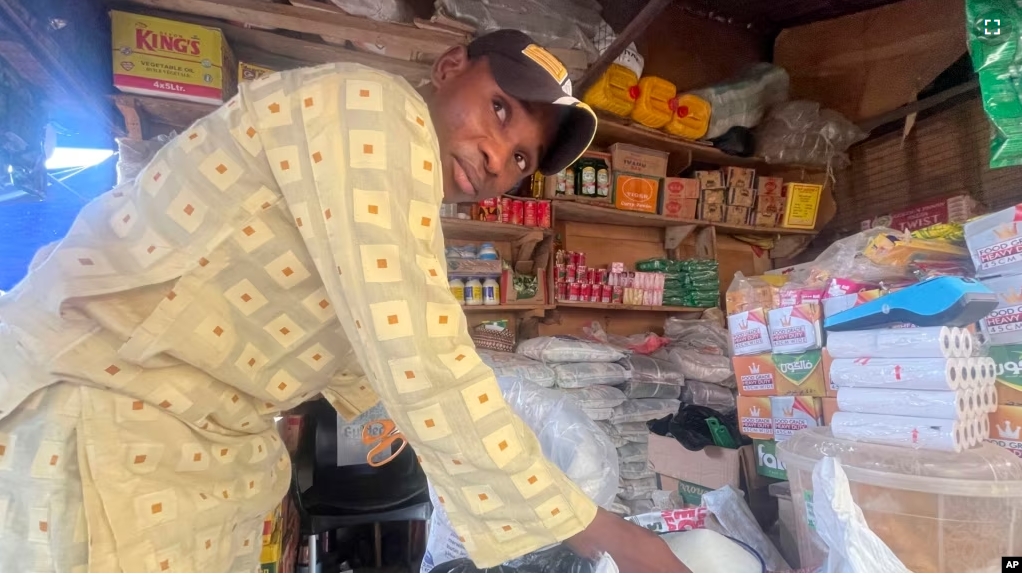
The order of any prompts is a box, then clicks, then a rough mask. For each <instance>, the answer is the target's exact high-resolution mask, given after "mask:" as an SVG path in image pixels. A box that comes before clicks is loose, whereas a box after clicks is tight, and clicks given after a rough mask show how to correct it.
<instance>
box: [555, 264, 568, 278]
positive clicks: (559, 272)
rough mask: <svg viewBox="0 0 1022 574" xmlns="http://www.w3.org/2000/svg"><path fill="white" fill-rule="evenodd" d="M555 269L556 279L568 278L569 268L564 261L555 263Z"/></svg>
mask: <svg viewBox="0 0 1022 574" xmlns="http://www.w3.org/2000/svg"><path fill="white" fill-rule="evenodd" d="M554 271H555V272H556V277H555V279H554V280H555V281H558V282H564V281H567V280H568V268H567V266H565V265H564V264H563V263H555V264H554Z"/></svg>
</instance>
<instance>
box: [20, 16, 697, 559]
mask: <svg viewBox="0 0 1022 574" xmlns="http://www.w3.org/2000/svg"><path fill="white" fill-rule="evenodd" d="M595 128H596V118H595V116H594V115H593V113H592V111H591V110H590V109H589V108H588V107H587V106H585V105H584V104H582V103H581V102H579V101H578V100H576V99H574V98H573V97H571V83H570V81H569V80H568V79H567V74H566V72H565V70H564V67H563V66H562V65H561V63H560V62H559V61H557V59H556V58H554V57H553V56H552V55H550V54H549V52H547V51H545V50H543V49H542V48H540V47H539V46H536V45H535V44H533V43H532V41H531V40H530V39H529V38H528V37H527V36H525V35H524V34H521V33H518V32H512V31H503V32H498V33H494V34H490V35H487V36H483V37H481V38H479V39H477V40H476V41H475V42H473V43H472V44H471V45H469V46H468V47H467V48H466V47H462V46H459V47H456V48H452V49H450V50H449V51H448V52H447V53H445V54H444V55H443V56H441V57H440V58H439V59H438V60H437V61H436V62H435V64H434V66H433V72H432V81H431V84H430V86H428V88H427V89H425V90H424V96H423V97H420V95H419V94H418V93H416V92H415V91H414V90H413V89H412V88H411V87H410V86H409V85H408V84H407V83H405V82H404V81H403V80H400V79H397V78H394V77H392V76H389V75H387V74H385V73H382V72H379V71H375V70H372V69H369V68H365V67H361V66H355V65H349V64H338V65H327V66H320V67H317V68H311V69H302V70H295V71H291V72H285V73H279V74H273V75H270V76H268V77H265V78H261V79H259V80H257V81H255V82H251V83H249V84H246V85H244V86H242V88H241V90H240V94H239V95H238V96H237V97H235V98H234V99H232V100H231V101H230V102H229V103H227V104H226V105H224V106H223V107H221V108H220V109H219V110H217V111H216V112H214V113H213V114H211V115H209V116H207V117H206V118H203V119H202V120H199V121H198V122H197V123H195V124H194V125H193V126H191V127H190V128H189V129H187V130H185V131H184V132H183V133H182V134H181V135H179V136H178V137H177V138H176V139H175V140H173V141H172V142H171V143H169V144H168V145H167V146H166V147H165V148H164V149H163V150H161V151H160V153H159V154H158V155H157V156H156V157H155V159H154V160H153V161H152V162H151V163H150V164H149V166H148V167H147V168H146V169H145V170H144V171H143V172H142V173H141V174H140V176H139V177H138V179H137V180H136V181H134V182H132V183H130V184H126V185H123V186H120V187H117V188H115V189H114V190H113V191H111V192H109V193H107V194H105V195H103V196H101V197H100V198H98V199H97V200H96V201H94V202H92V203H91V204H89V205H88V206H86V207H85V208H84V209H83V210H82V212H81V214H80V215H79V217H78V218H77V220H76V222H75V224H74V225H73V227H72V229H71V231H70V232H69V233H68V236H67V237H66V238H65V239H64V240H62V241H61V242H59V243H58V244H55V245H53V246H50V247H48V248H46V249H44V250H43V252H41V253H40V254H39V255H38V256H37V257H36V259H35V261H33V263H32V266H31V269H30V272H29V274H28V276H27V278H26V279H25V280H24V281H23V282H22V283H21V284H20V285H19V286H18V287H16V288H15V289H14V290H13V291H12V292H10V293H9V294H7V295H5V296H4V297H3V298H0V571H44V570H45V571H52V570H56V571H65V572H66V571H75V570H83V569H89V570H101V571H119V570H124V571H172V570H173V571H193V570H207V571H233V570H251V569H252V568H253V567H255V566H256V565H257V560H258V555H259V551H258V546H259V542H260V536H259V533H260V529H261V521H262V518H263V516H264V515H265V513H266V512H267V511H269V510H270V509H272V508H273V507H274V506H275V505H276V504H277V503H278V502H279V501H280V500H281V498H282V497H283V496H284V494H285V492H286V490H287V487H288V483H289V478H290V463H289V459H288V457H287V453H286V451H285V450H284V449H283V446H282V445H281V444H280V440H279V437H278V436H277V434H276V432H275V430H274V429H273V415H274V414H275V413H279V412H281V411H283V410H286V409H290V408H293V407H294V406H296V405H297V404H299V403H301V402H303V401H305V400H309V399H312V398H314V397H315V396H317V395H318V394H320V393H322V394H323V395H324V396H325V397H326V398H327V399H328V400H330V402H331V404H333V405H334V406H335V407H336V408H337V409H338V410H339V411H340V412H341V414H342V415H344V416H346V417H351V416H354V415H357V414H358V413H360V412H362V411H364V410H366V409H367V408H369V407H371V406H373V405H374V404H376V403H377V402H379V401H382V402H383V404H384V405H385V406H386V408H387V411H388V412H389V414H390V416H391V417H392V418H393V420H394V421H395V423H396V424H397V426H398V427H399V428H400V429H401V431H402V432H403V433H404V435H405V436H406V438H407V439H408V441H409V442H410V444H411V445H412V446H413V447H414V448H415V451H416V454H417V455H418V456H419V458H420V460H421V464H422V467H423V469H424V470H425V472H426V473H427V475H428V476H429V478H430V481H431V483H432V484H433V485H434V487H435V488H436V490H437V493H438V495H439V497H440V500H441V501H442V503H443V504H444V505H445V509H446V510H447V514H448V516H449V518H450V520H451V522H452V524H453V526H454V528H455V529H456V530H457V532H458V534H459V535H460V536H461V537H462V540H463V542H464V544H465V546H466V549H467V550H468V552H469V554H470V556H471V557H472V558H473V559H474V560H475V562H476V563H477V564H478V565H480V566H493V565H495V564H498V563H500V562H503V561H505V560H508V559H510V558H513V557H516V556H519V555H522V554H524V553H527V552H530V551H533V550H536V549H539V548H542V547H544V546H546V545H549V544H552V543H555V542H558V541H566V543H567V544H568V545H570V546H571V547H572V548H574V549H575V550H576V551H578V552H580V553H582V554H585V555H593V554H595V553H598V552H601V551H602V552H608V553H610V554H611V555H612V556H613V557H614V558H615V560H616V561H617V562H618V564H619V565H620V566H621V567H622V568H623V569H625V570H626V571H629V570H630V571H644V572H654V571H663V572H679V571H685V570H684V566H683V565H682V564H681V563H680V562H679V561H678V560H677V559H676V558H675V557H674V555H673V554H672V553H671V552H670V550H669V549H668V547H667V546H666V545H665V544H664V543H663V542H662V541H661V540H659V539H658V538H657V537H656V536H655V535H653V534H651V533H649V532H647V531H646V530H644V529H642V528H639V527H637V526H634V525H632V524H630V523H628V522H626V521H624V520H621V519H619V518H617V517H615V516H613V515H611V514H609V513H607V512H605V511H603V510H601V509H597V508H596V507H595V506H594V505H593V503H592V502H591V501H590V500H588V499H587V498H586V497H585V495H584V494H582V492H581V491H580V490H579V489H578V488H577V487H576V486H575V485H574V484H572V483H571V482H570V481H569V480H568V479H567V478H566V477H565V476H564V475H563V474H562V473H561V472H560V471H559V470H558V469H557V468H556V467H555V466H554V465H553V464H551V463H550V462H548V461H547V460H545V459H544V458H543V455H542V453H541V451H540V448H539V445H538V443H537V441H536V438H535V436H534V435H533V434H532V433H531V431H529V430H528V428H527V427H525V425H523V424H522V422H521V421H520V420H519V419H518V418H517V417H516V416H515V415H514V414H513V413H512V412H511V411H510V409H509V408H508V406H507V405H506V404H505V403H504V402H503V400H502V398H501V393H500V389H499V388H498V387H497V385H496V381H495V378H494V376H493V373H492V371H491V370H490V369H489V368H488V367H486V366H485V365H484V364H483V363H482V362H481V361H480V359H479V357H478V355H476V353H475V351H474V348H473V345H472V342H471V339H470V338H469V336H468V333H467V329H466V327H465V318H464V315H463V314H462V312H461V310H460V307H459V305H458V303H457V302H456V301H455V300H454V298H453V296H452V295H451V293H450V291H449V290H448V289H447V281H446V277H445V275H444V266H443V264H442V262H441V261H442V258H443V256H444V255H443V238H442V236H441V232H440V228H439V225H440V222H439V220H438V211H439V204H440V202H441V201H448V202H460V201H479V200H482V199H485V198H488V197H496V196H497V195H499V194H501V193H503V192H505V191H508V190H511V189H513V188H514V187H515V186H516V185H517V184H518V183H519V182H520V181H521V180H522V179H523V178H524V177H526V176H528V175H530V174H532V173H533V172H534V171H537V170H539V171H542V172H544V173H556V172H558V171H560V170H561V169H562V168H564V167H565V166H567V165H569V164H570V163H572V162H573V161H574V160H575V159H577V158H578V156H579V155H580V154H581V153H582V152H583V151H584V150H585V148H586V147H587V146H588V145H589V143H590V142H591V140H592V138H593V135H594V133H595Z"/></svg>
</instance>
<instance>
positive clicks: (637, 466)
mask: <svg viewBox="0 0 1022 574" xmlns="http://www.w3.org/2000/svg"><path fill="white" fill-rule="evenodd" d="M614 454H615V456H616V455H617V453H614ZM618 470H619V471H620V476H621V478H623V479H626V480H642V479H643V478H653V477H655V476H656V473H654V472H653V470H652V469H650V468H649V467H648V466H647V464H646V463H645V462H628V463H625V464H622V465H620V466H619V467H618ZM655 484H656V483H654V486H655ZM653 490H656V489H655V488H654V489H653Z"/></svg>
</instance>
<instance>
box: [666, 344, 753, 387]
mask: <svg viewBox="0 0 1022 574" xmlns="http://www.w3.org/2000/svg"><path fill="white" fill-rule="evenodd" d="M654 356H656V357H657V358H660V359H666V360H668V361H670V362H672V363H674V364H675V365H678V366H679V367H681V372H682V373H684V375H685V380H692V379H694V380H696V381H705V382H707V383H717V384H718V385H721V386H725V387H729V388H734V387H735V377H734V374H735V372H734V369H733V368H732V367H731V359H729V358H727V357H726V356H724V355H708V354H705V353H700V352H699V351H696V350H694V349H686V348H684V347H678V346H672V347H668V348H667V349H660V350H659V351H657V352H656V353H654Z"/></svg>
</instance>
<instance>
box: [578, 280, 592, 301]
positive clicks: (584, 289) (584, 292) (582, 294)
mask: <svg viewBox="0 0 1022 574" xmlns="http://www.w3.org/2000/svg"><path fill="white" fill-rule="evenodd" d="M592 296H593V286H592V285H590V284H588V283H583V284H582V286H581V287H580V288H579V293H578V298H579V300H580V301H588V300H589V298H590V297H592Z"/></svg>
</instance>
